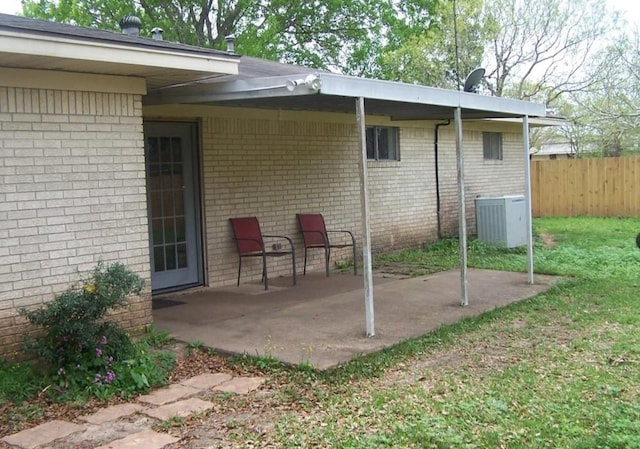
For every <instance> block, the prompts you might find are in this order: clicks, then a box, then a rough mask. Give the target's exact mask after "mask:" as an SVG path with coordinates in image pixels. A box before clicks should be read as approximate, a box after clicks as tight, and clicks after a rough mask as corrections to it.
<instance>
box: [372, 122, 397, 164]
mask: <svg viewBox="0 0 640 449" xmlns="http://www.w3.org/2000/svg"><path fill="white" fill-rule="evenodd" d="M383 130H384V131H387V132H389V133H392V134H393V135H392V140H390V142H393V147H394V148H393V157H382V158H381V157H380V147H381V145H380V135H381V131H383ZM371 131H373V136H374V137H375V139H374V141H373V158H371V157H369V149H370V145H369V144H370V132H371ZM365 135H366V139H365V140H366V144H367V161H374V162H397V161H399V160H400V128H399V127H397V126H380V125H367V126H366V129H365ZM391 150H392V148H389V149H388V151H387V153H391V152H392V151H391Z"/></svg>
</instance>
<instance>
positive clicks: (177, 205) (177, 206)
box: [173, 190, 184, 215]
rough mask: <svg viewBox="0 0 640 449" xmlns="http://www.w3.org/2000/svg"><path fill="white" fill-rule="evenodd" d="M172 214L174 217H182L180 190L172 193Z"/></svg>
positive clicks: (182, 199)
mask: <svg viewBox="0 0 640 449" xmlns="http://www.w3.org/2000/svg"><path fill="white" fill-rule="evenodd" d="M173 205H174V210H173V212H174V213H175V214H176V215H184V194H183V193H182V190H177V191H175V192H173Z"/></svg>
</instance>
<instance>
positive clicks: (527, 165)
mask: <svg viewBox="0 0 640 449" xmlns="http://www.w3.org/2000/svg"><path fill="white" fill-rule="evenodd" d="M522 140H523V145H524V179H525V193H524V200H525V204H526V206H525V207H526V226H527V274H528V282H529V284H533V216H532V213H533V212H532V211H531V162H530V161H529V145H530V144H529V116H528V115H525V116H524V117H523V118H522Z"/></svg>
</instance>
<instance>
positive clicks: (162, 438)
mask: <svg viewBox="0 0 640 449" xmlns="http://www.w3.org/2000/svg"><path fill="white" fill-rule="evenodd" d="M177 441H180V438H176V437H174V436H171V435H169V434H168V433H159V432H154V431H153V430H151V429H148V430H143V431H142V432H138V433H132V434H131V435H127V436H126V437H124V438H121V439H119V440H115V441H112V442H111V443H108V444H103V445H102V446H98V447H96V448H95V449H139V448H144V449H162V448H163V447H165V446H166V445H168V444H173V443H175V442H177Z"/></svg>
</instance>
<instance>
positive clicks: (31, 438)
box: [0, 421, 85, 449]
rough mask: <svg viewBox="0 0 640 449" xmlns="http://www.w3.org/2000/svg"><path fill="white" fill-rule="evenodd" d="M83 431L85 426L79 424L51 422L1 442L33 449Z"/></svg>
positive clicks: (10, 436)
mask: <svg viewBox="0 0 640 449" xmlns="http://www.w3.org/2000/svg"><path fill="white" fill-rule="evenodd" d="M83 430H85V426H82V425H79V424H73V423H70V422H66V421H50V422H48V423H44V424H40V425H39V426H36V427H33V428H31V429H27V430H23V431H22V432H18V433H14V434H13V435H9V436H7V437H4V438H3V439H2V440H0V441H4V442H5V443H7V444H11V445H13V446H18V447H21V448H23V449H33V448H35V447H37V446H41V445H43V444H47V443H51V442H52V441H54V440H57V439H59V438H64V437H66V436H69V435H71V434H72V433H75V432H82V431H83Z"/></svg>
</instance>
